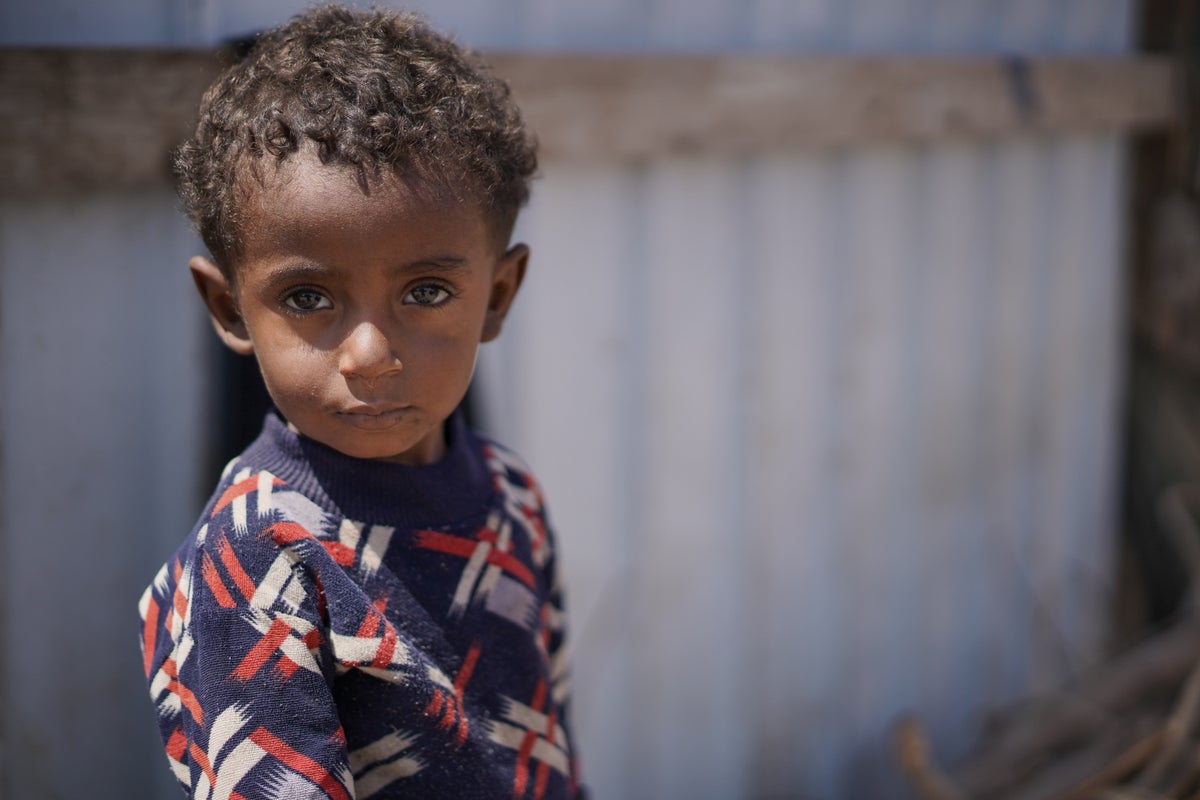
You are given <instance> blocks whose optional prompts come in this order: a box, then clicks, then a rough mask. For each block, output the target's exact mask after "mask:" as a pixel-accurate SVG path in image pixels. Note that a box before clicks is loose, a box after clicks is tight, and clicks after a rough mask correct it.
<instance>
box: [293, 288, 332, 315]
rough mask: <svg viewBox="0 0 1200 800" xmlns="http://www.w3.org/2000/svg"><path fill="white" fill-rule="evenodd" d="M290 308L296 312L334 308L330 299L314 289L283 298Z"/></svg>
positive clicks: (298, 291) (296, 292) (301, 290)
mask: <svg viewBox="0 0 1200 800" xmlns="http://www.w3.org/2000/svg"><path fill="white" fill-rule="evenodd" d="M283 302H284V303H285V304H286V305H287V306H288V308H291V309H294V310H296V311H318V310H320V309H322V308H333V303H331V302H329V298H328V297H326V296H325V295H323V294H321V293H320V292H314V291H313V290H312V289H299V290H297V291H294V292H292V293H291V294H289V295H288V296H287V297H285V298H283Z"/></svg>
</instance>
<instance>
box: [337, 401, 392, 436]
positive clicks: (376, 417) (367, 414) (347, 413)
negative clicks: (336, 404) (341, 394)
mask: <svg viewBox="0 0 1200 800" xmlns="http://www.w3.org/2000/svg"><path fill="white" fill-rule="evenodd" d="M408 411H409V407H408V406H397V405H360V406H353V407H351V408H347V409H343V410H341V411H338V412H337V414H336V416H337V417H338V418H339V419H341V420H343V421H345V422H347V423H349V424H350V425H352V426H354V427H355V428H359V429H360V430H365V431H381V430H387V429H388V428H391V427H393V426H395V425H397V424H399V422H400V421H401V420H402V419H404V417H405V415H406V414H407V413H408Z"/></svg>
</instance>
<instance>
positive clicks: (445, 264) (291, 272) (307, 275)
mask: <svg viewBox="0 0 1200 800" xmlns="http://www.w3.org/2000/svg"><path fill="white" fill-rule="evenodd" d="M466 266H467V259H466V258H463V257H461V256H434V257H433V258H423V259H420V260H419V261H413V262H411V263H409V264H398V265H396V266H395V267H393V269H392V271H393V272H400V273H412V272H445V273H451V272H461V271H462V270H463V269H465V268H466ZM342 271H343V270H341V269H338V268H336V267H326V266H321V265H319V264H314V263H311V262H305V261H302V262H298V263H293V264H282V265H280V266H277V267H272V268H271V269H270V270H269V272H268V277H267V279H268V280H269V281H270V282H271V283H286V282H289V281H298V280H316V279H319V278H323V277H327V276H329V275H336V274H338V273H339V272H342Z"/></svg>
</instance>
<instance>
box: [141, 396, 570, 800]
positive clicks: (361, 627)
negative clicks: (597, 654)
mask: <svg viewBox="0 0 1200 800" xmlns="http://www.w3.org/2000/svg"><path fill="white" fill-rule="evenodd" d="M447 432H448V437H449V447H448V452H447V454H446V456H445V457H444V458H443V459H442V460H441V461H439V462H437V463H436V464H432V465H429V466H422V467H410V466H403V465H399V464H387V463H378V462H372V461H362V460H358V459H354V458H350V457H347V456H345V455H342V454H341V453H338V452H337V451H335V450H332V449H330V448H328V447H325V446H323V445H321V444H319V443H316V442H313V441H311V440H309V439H307V438H304V437H302V436H298V435H297V434H295V433H294V432H293V431H292V430H291V429H289V428H288V427H287V426H286V425H285V424H284V423H283V422H282V421H281V420H280V419H279V417H277V416H275V415H274V414H272V415H269V416H268V418H267V421H266V424H265V426H264V428H263V432H262V434H261V435H260V436H259V438H258V439H257V440H256V441H255V442H254V443H253V444H252V445H251V446H250V447H249V448H248V449H247V450H246V451H245V452H244V453H243V454H242V455H241V456H240V457H238V458H237V459H235V460H234V461H233V462H231V463H230V465H229V466H228V467H227V468H226V471H225V474H224V475H223V477H222V479H221V482H220V484H219V485H218V487H217V489H216V491H215V492H214V494H213V496H212V499H211V500H210V501H209V503H208V506H207V507H206V509H205V510H204V512H203V514H202V516H201V518H200V521H199V522H198V523H197V526H196V528H195V530H193V531H192V533H191V535H190V536H189V537H188V538H187V540H186V541H185V542H184V543H183V545H182V546H181V547H180V549H179V550H178V551H177V553H176V554H175V556H174V557H173V558H172V559H171V560H170V561H168V562H167V563H166V564H165V565H164V566H163V568H162V569H161V570H160V571H159V574H158V575H157V577H156V578H155V580H154V582H153V584H151V586H150V587H149V588H147V589H146V592H145V594H144V595H143V596H142V599H141V603H140V606H139V611H140V613H141V618H142V633H141V640H142V653H143V657H144V665H145V670H146V678H147V681H148V683H149V688H150V695H151V697H152V699H153V701H154V703H155V705H156V707H157V712H158V724H159V728H160V730H161V733H162V737H163V741H164V743H165V745H166V752H167V759H168V762H169V764H170V767H171V769H172V770H173V772H174V773H175V776H176V778H178V780H179V782H180V783H181V784H182V785H183V786H184V787H185V789H186V791H187V792H188V793H189V795H190V796H194V797H197V798H221V799H222V800H224V798H235V799H236V798H246V799H247V800H258V799H259V798H280V800H283V799H284V798H286V799H287V800H296V798H310V797H313V798H316V797H319V798H324V797H329V798H336V799H337V800H342V798H355V797H357V798H367V797H372V798H396V797H404V798H455V799H456V800H458V799H459V798H489V800H491V798H507V797H512V798H526V797H532V798H565V797H575V796H578V791H577V785H576V771H575V766H574V760H573V758H572V752H571V746H570V739H569V732H568V727H567V724H566V719H565V713H564V712H565V708H566V705H567V694H568V683H567V675H566V669H565V667H566V661H565V658H564V656H565V648H564V647H563V641H564V636H563V634H564V631H563V627H564V626H563V611H562V604H561V592H560V587H559V584H558V580H557V576H556V570H555V555H554V542H553V539H552V536H551V533H550V531H549V529H548V528H547V525H546V518H545V512H544V510H543V507H542V498H541V494H540V492H539V490H538V486H537V484H536V483H535V482H534V481H533V479H532V477H531V476H530V475H529V472H528V471H527V470H526V468H525V467H524V466H523V465H522V464H521V462H520V461H519V460H517V459H516V458H515V457H514V456H513V455H512V454H510V453H509V452H508V451H506V450H504V449H502V448H500V447H499V446H497V445H495V444H493V443H490V442H487V441H484V440H482V439H480V438H479V437H477V436H476V435H475V434H474V433H472V432H471V431H470V430H468V428H467V427H466V426H465V424H464V423H463V421H462V419H461V415H455V416H454V417H452V418H451V420H450V422H449V423H448V426H447Z"/></svg>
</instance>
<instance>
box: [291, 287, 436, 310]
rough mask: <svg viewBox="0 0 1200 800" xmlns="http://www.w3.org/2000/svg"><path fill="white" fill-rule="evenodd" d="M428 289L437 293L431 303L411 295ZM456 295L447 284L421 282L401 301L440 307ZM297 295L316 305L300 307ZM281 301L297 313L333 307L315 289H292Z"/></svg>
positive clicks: (407, 303) (422, 305)
mask: <svg viewBox="0 0 1200 800" xmlns="http://www.w3.org/2000/svg"><path fill="white" fill-rule="evenodd" d="M430 289H432V290H433V291H434V292H437V293H438V294H439V299H437V300H436V301H434V302H432V303H420V302H417V300H416V299H415V298H414V297H413V294H414V293H415V292H419V291H423V290H430ZM457 296H458V295H457V294H456V293H455V292H453V291H452V290H451V289H450V288H449V287H448V286H443V285H442V284H440V283H423V284H421V285H419V286H414V287H413V288H412V289H409V290H408V292H406V293H405V295H404V300H403V303H404V304H405V305H414V306H421V307H423V308H440V307H441V306H443V305H445V304H446V303H447V302H448V301H450V300H452V299H454V298H455V297H457ZM298 297H313V298H316V305H315V306H314V307H312V308H301V307H300V306H299V305H298V304H297V302H296V298H298ZM282 302H283V305H284V306H286V307H287V310H288V311H289V312H291V313H293V314H297V315H302V314H311V313H313V312H315V311H323V310H325V309H327V308H332V307H333V303H332V302H331V301H330V300H329V298H328V297H326V296H325V294H324V293H323V292H320V291H318V290H316V289H293V290H292V291H290V292H288V293H287V294H285V295H284V296H283V298H282Z"/></svg>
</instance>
